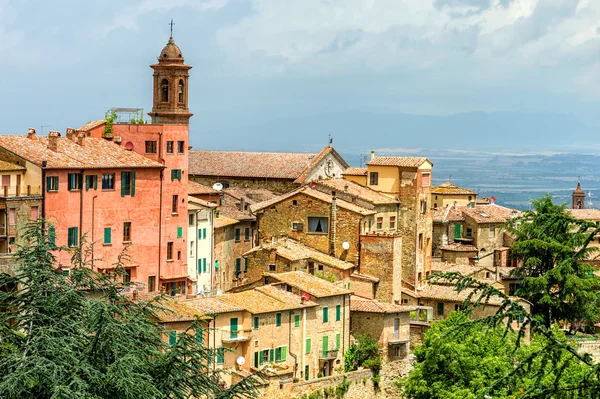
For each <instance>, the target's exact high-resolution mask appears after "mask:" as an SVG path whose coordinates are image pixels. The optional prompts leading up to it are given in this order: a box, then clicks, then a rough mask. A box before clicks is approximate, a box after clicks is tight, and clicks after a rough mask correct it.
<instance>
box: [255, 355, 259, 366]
mask: <svg viewBox="0 0 600 399" xmlns="http://www.w3.org/2000/svg"><path fill="white" fill-rule="evenodd" d="M258 358H259V353H258V352H254V368H258V365H259V359H258Z"/></svg>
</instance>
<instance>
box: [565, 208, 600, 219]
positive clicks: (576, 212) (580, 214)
mask: <svg viewBox="0 0 600 399" xmlns="http://www.w3.org/2000/svg"><path fill="white" fill-rule="evenodd" d="M567 212H569V213H570V214H571V216H573V217H574V218H576V219H581V220H586V221H590V222H596V221H600V209H567Z"/></svg>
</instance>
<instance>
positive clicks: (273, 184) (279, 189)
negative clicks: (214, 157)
mask: <svg viewBox="0 0 600 399" xmlns="http://www.w3.org/2000/svg"><path fill="white" fill-rule="evenodd" d="M189 178H190V180H193V181H195V182H197V183H200V184H204V185H205V186H209V187H212V186H213V184H215V183H217V182H220V183H227V184H229V186H230V187H243V188H254V189H259V188H265V189H267V190H269V191H273V192H275V193H278V194H284V193H287V192H289V191H291V190H294V189H296V188H298V186H299V185H298V184H296V183H294V181H293V180H291V179H251V178H248V179H244V178H239V177H238V178H232V177H216V176H192V175H190V176H189Z"/></svg>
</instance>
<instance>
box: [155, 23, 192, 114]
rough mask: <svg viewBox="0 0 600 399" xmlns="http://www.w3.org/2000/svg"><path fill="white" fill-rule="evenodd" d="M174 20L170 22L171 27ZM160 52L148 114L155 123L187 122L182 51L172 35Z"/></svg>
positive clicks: (186, 76) (186, 71) (186, 87)
mask: <svg viewBox="0 0 600 399" xmlns="http://www.w3.org/2000/svg"><path fill="white" fill-rule="evenodd" d="M172 24H173V22H172V21H171V28H172ZM172 33H173V31H172V29H171V37H170V38H169V42H168V43H167V45H166V46H165V47H164V48H163V49H162V51H161V52H160V56H159V57H158V64H153V65H150V68H152V69H153V70H154V100H153V102H152V112H148V115H150V117H151V118H152V123H154V124H161V125H162V124H166V125H189V124H190V117H191V116H192V115H193V114H192V113H190V110H189V108H188V87H189V86H188V79H189V77H190V73H189V71H190V69H192V67H191V66H190V65H185V64H184V63H183V55H181V50H180V49H179V47H178V46H177V45H176V44H175V41H174V40H173V36H172Z"/></svg>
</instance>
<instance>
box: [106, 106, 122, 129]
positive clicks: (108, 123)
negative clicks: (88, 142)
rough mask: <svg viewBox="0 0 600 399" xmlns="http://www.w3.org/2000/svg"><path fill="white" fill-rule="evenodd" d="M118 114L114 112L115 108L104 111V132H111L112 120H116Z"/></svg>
mask: <svg viewBox="0 0 600 399" xmlns="http://www.w3.org/2000/svg"><path fill="white" fill-rule="evenodd" d="M118 117H119V116H118V115H117V113H116V112H115V110H112V109H109V110H108V111H106V112H105V113H104V120H105V121H106V125H104V134H112V131H113V130H112V127H113V124H114V122H115V121H116V120H117V118H118Z"/></svg>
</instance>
